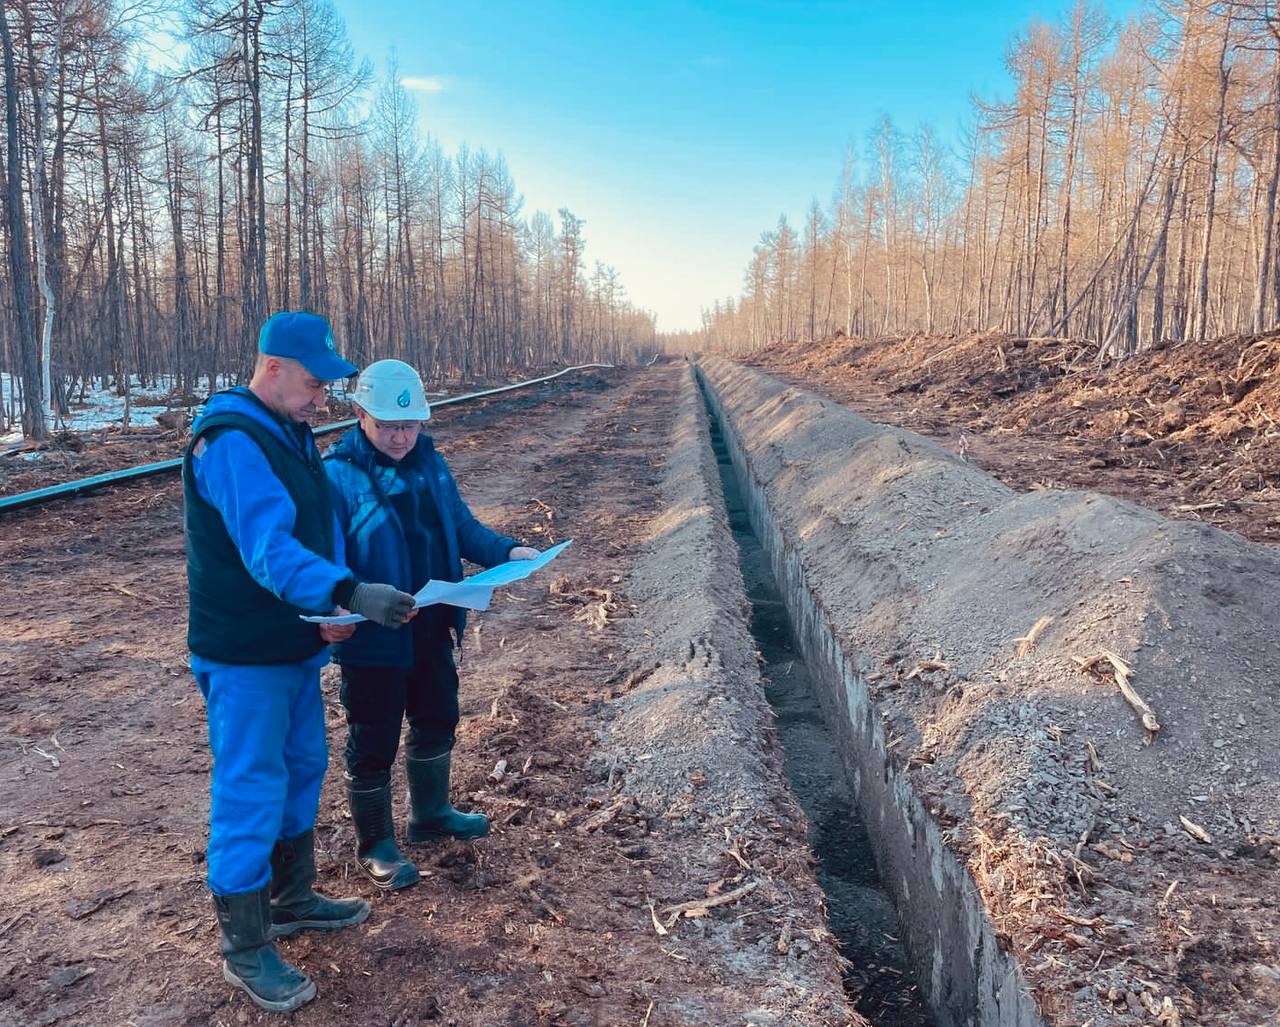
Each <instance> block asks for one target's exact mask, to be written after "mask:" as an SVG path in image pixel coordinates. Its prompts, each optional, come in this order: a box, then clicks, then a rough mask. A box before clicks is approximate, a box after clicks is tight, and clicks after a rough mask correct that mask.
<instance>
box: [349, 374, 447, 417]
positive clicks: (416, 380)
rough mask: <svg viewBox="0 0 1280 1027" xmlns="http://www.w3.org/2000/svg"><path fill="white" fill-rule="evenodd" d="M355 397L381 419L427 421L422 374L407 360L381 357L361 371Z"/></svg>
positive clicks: (428, 413)
mask: <svg viewBox="0 0 1280 1027" xmlns="http://www.w3.org/2000/svg"><path fill="white" fill-rule="evenodd" d="M351 400H352V402H353V403H355V404H356V405H357V406H359V407H360V408H361V409H363V410H364V411H366V412H367V413H369V414H372V415H373V416H374V417H376V418H378V419H379V420H381V421H427V420H430V418H431V408H430V407H429V406H427V394H426V392H425V391H423V388H422V378H421V376H420V375H419V374H418V372H417V371H415V370H414V369H413V368H412V367H410V366H409V365H408V364H406V363H405V362H404V361H403V360H378V361H375V362H374V363H372V364H370V365H369V366H368V367H366V368H365V369H364V370H363V371H361V372H360V377H359V378H358V379H357V380H356V388H355V391H354V392H353V393H352V394H351Z"/></svg>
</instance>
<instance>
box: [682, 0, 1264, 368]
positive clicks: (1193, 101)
mask: <svg viewBox="0 0 1280 1027" xmlns="http://www.w3.org/2000/svg"><path fill="white" fill-rule="evenodd" d="M1006 60H1007V66H1008V70H1009V72H1010V74H1011V76H1012V79H1013V89H1012V95H1011V96H1009V97H1007V98H1004V99H998V100H990V101H989V100H979V99H976V98H975V99H974V100H973V118H972V124H971V125H970V126H969V127H968V129H967V130H966V131H964V132H962V133H961V137H962V143H961V144H960V146H959V147H948V146H944V145H942V143H941V142H940V140H939V137H938V134H937V132H936V131H935V130H934V129H932V128H930V127H928V126H925V127H922V128H920V129H919V130H918V131H916V132H915V133H914V134H912V135H911V136H910V137H907V136H904V135H903V134H902V133H901V132H900V131H899V129H898V128H897V127H896V126H895V125H894V124H893V123H892V122H891V120H890V119H889V118H887V117H885V118H882V119H881V120H880V121H879V123H878V125H877V126H876V128H875V129H874V131H873V132H872V133H871V136H870V138H869V139H868V140H866V144H865V146H859V147H855V148H851V149H850V151H849V152H848V154H847V157H846V160H845V164H844V168H843V174H842V175H840V177H839V185H838V187H837V189H836V191H835V195H834V197H833V199H832V201H831V203H830V204H829V205H827V206H826V207H823V206H822V205H820V204H819V203H817V202H816V201H815V202H814V203H813V204H812V205H811V206H810V208H809V210H808V213H807V215H806V217H805V219H804V222H803V224H801V225H799V226H795V225H792V224H791V223H789V222H788V220H787V218H786V217H783V218H781V219H780V220H779V221H778V223H777V225H776V226H775V227H774V228H773V229H771V230H769V231H766V232H765V233H764V234H763V235H762V237H761V239H760V242H759V244H758V245H757V246H756V247H755V249H754V252H753V253H752V255H751V259H750V262H749V264H748V266H747V269H746V274H745V280H744V283H743V290H742V293H741V295H740V296H738V297H731V298H729V299H726V300H723V301H717V302H716V303H715V304H714V305H713V306H712V307H711V308H709V309H707V310H705V311H704V315H703V330H702V331H701V332H699V333H696V335H697V336H698V337H697V338H673V339H671V340H670V341H669V346H671V347H673V348H677V349H679V348H696V346H698V345H708V344H709V345H711V346H712V347H714V348H719V349H728V350H731V351H740V350H753V349H758V348H760V347H762V346H766V345H768V344H769V343H771V342H774V341H778V340H795V339H805V338H810V339H812V338H821V337H825V336H829V335H832V334H834V333H835V332H837V331H840V332H844V333H846V334H848V335H857V336H868V337H874V336H876V335H878V334H893V333H904V332H912V331H923V332H929V333H939V332H962V331H967V330H993V331H1004V332H1012V333H1017V334H1022V335H1053V336H1071V337H1075V338H1079V339H1084V340H1090V341H1092V342H1094V343H1095V344H1096V345H1097V347H1098V351H1099V355H1100V356H1101V357H1103V358H1111V357H1118V356H1124V355H1126V354H1129V353H1132V352H1135V351H1137V350H1140V349H1143V348H1146V347H1151V346H1160V345H1164V344H1166V343H1170V342H1172V343H1176V342H1180V341H1184V340H1187V339H1192V338H1205V337H1212V336H1217V335H1223V334H1227V333H1231V332H1253V331H1262V330H1265V329H1268V328H1270V327H1272V326H1274V325H1275V324H1276V322H1277V313H1278V311H1280V274H1278V273H1277V262H1278V258H1280V231H1277V224H1276V214H1277V211H1276V197H1277V184H1278V183H1280V12H1278V11H1277V7H1276V5H1275V4H1273V3H1270V2H1262V0H1220V2H1204V0H1179V2H1168V3H1163V2H1148V3H1147V4H1146V5H1145V6H1144V7H1143V8H1142V9H1141V11H1140V12H1139V13H1138V14H1137V15H1135V16H1134V17H1132V18H1130V19H1129V20H1128V21H1127V22H1125V23H1123V24H1120V23H1117V22H1116V21H1115V20H1113V19H1112V18H1111V17H1110V16H1109V15H1108V14H1107V13H1106V11H1105V10H1104V9H1102V8H1100V7H1097V6H1094V5H1091V4H1089V3H1085V2H1081V3H1078V4H1077V5H1076V6H1075V7H1074V9H1072V10H1071V11H1070V13H1069V14H1067V15H1066V16H1065V17H1064V18H1063V20H1062V21H1061V22H1060V23H1058V24H1048V23H1044V22H1040V21H1037V22H1033V23H1032V24H1030V25H1029V26H1028V27H1027V28H1026V29H1025V31H1023V32H1022V33H1020V34H1019V35H1018V36H1017V37H1016V38H1015V39H1014V40H1013V41H1012V42H1011V43H1010V45H1009V47H1008V49H1007V53H1006Z"/></svg>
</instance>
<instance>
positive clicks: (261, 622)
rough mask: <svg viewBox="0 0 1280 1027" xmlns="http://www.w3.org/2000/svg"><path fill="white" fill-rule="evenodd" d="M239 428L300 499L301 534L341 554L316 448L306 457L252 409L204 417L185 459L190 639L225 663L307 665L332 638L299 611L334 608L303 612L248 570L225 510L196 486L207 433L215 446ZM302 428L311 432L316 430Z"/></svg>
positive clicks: (296, 530)
mask: <svg viewBox="0 0 1280 1027" xmlns="http://www.w3.org/2000/svg"><path fill="white" fill-rule="evenodd" d="M264 409H266V408H265V407H264ZM273 416H274V415H273ZM289 427H290V428H292V427H293V426H289ZM232 428H234V429H235V430H237V431H242V432H244V433H245V434H246V435H248V436H249V438H251V439H253V441H254V442H255V443H256V444H257V446H258V448H259V449H261V450H262V452H263V454H264V455H265V456H266V458H267V461H268V462H269V463H270V464H271V470H272V472H273V473H274V474H275V476H276V477H277V478H278V479H279V480H280V483H281V484H282V485H283V486H284V487H285V489H286V491H288V493H289V496H290V498H292V499H293V504H294V506H295V507H296V508H297V511H298V515H297V519H296V520H295V522H294V526H293V537H294V538H296V539H297V540H298V542H300V543H301V544H302V545H303V546H304V547H306V548H307V549H310V550H311V551H312V552H313V553H316V554H317V555H319V556H323V557H324V558H325V559H327V560H332V559H333V557H334V538H333V519H334V513H333V499H332V497H331V495H330V492H329V479H328V476H327V475H326V474H325V472H324V465H323V464H322V463H321V462H320V457H319V454H318V453H317V452H316V448H315V446H314V445H308V447H307V450H308V453H309V457H307V458H304V457H303V456H302V454H301V453H300V452H298V451H297V450H295V449H292V448H291V447H289V446H288V445H287V444H286V443H284V442H283V441H282V440H281V439H279V438H277V437H276V436H275V435H274V434H273V433H272V432H271V431H269V430H268V429H267V428H265V427H264V426H263V425H261V424H260V423H258V422H257V421H255V420H254V419H253V418H252V417H250V416H248V415H246V414H239V413H234V412H226V413H216V414H211V415H210V416H208V417H206V418H204V419H203V420H202V421H201V422H200V427H199V431H198V432H197V433H196V434H195V435H194V436H193V437H192V439H191V443H190V445H188V446H187V451H186V453H185V455H184V457H183V462H182V491H183V498H184V500H185V503H186V539H187V585H188V593H189V604H190V605H189V612H188V618H187V645H188V647H189V648H190V649H191V651H192V652H193V653H195V654H196V655H198V656H203V657H205V658H206V659H209V660H216V661H218V662H219V663H241V664H264V663H265V664H280V663H301V662H302V661H303V660H307V659H310V658H311V657H312V656H315V655H316V654H317V653H318V652H320V650H321V649H323V648H324V645H325V643H324V641H323V640H322V639H321V638H320V632H319V629H318V628H317V627H316V625H314V624H308V623H306V622H305V621H302V620H299V619H298V616H299V614H302V613H316V612H323V613H327V612H328V611H327V610H325V611H315V610H305V611H304V610H300V609H298V607H296V606H293V605H291V604H289V603H286V602H285V601H284V600H283V599H280V598H278V597H277V596H276V595H275V594H274V593H272V592H271V591H270V590H268V589H265V588H263V587H262V586H261V585H259V584H258V583H257V582H256V581H255V580H254V579H253V576H252V575H251V574H250V573H249V571H248V570H247V569H246V568H245V565H244V560H243V559H242V558H241V556H240V551H239V550H238V549H236V545H235V543H234V542H233V541H232V540H231V535H230V534H229V533H228V532H227V528H226V525H225V524H224V523H223V521H222V514H221V513H219V512H218V510H217V509H216V508H215V507H214V506H212V505H211V504H210V503H208V502H206V501H205V500H204V499H202V498H201V496H200V493H199V491H198V490H197V489H196V483H195V475H194V474H193V473H192V466H191V457H192V453H193V451H194V450H195V447H196V446H197V445H198V444H199V442H200V440H201V439H205V440H206V445H207V444H208V442H209V441H212V439H213V437H214V436H216V435H217V434H218V433H219V432H223V431H227V430H228V429H232ZM299 430H300V431H303V432H305V433H306V435H307V436H308V437H309V436H310V429H309V428H306V427H305V426H303V427H301V428H300V429H299ZM308 441H309V438H308Z"/></svg>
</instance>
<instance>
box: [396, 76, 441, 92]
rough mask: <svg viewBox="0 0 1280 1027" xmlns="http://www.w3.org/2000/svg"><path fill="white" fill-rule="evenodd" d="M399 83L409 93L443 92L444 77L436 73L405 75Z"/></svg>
mask: <svg viewBox="0 0 1280 1027" xmlns="http://www.w3.org/2000/svg"><path fill="white" fill-rule="evenodd" d="M400 84H401V85H402V86H404V87H405V89H407V90H409V91H410V92H411V93H443V92H444V79H442V78H440V77H439V76H438V75H405V76H403V77H402V78H401V79H400Z"/></svg>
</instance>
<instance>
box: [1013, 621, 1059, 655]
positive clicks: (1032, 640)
mask: <svg viewBox="0 0 1280 1027" xmlns="http://www.w3.org/2000/svg"><path fill="white" fill-rule="evenodd" d="M1052 623H1053V618H1052V617H1050V616H1048V615H1046V616H1044V617H1041V618H1040V619H1039V620H1038V621H1036V622H1035V623H1034V624H1033V625H1031V630H1030V631H1028V632H1027V633H1026V634H1025V635H1023V636H1022V637H1021V638H1015V639H1014V641H1015V642H1017V643H1018V659H1022V657H1024V656H1026V655H1027V653H1029V652H1031V650H1032V648H1033V647H1034V646H1035V644H1036V639H1037V638H1039V637H1040V635H1041V633H1042V632H1043V631H1044V629H1045V628H1047V627H1048V626H1049V625H1050V624H1052Z"/></svg>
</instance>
